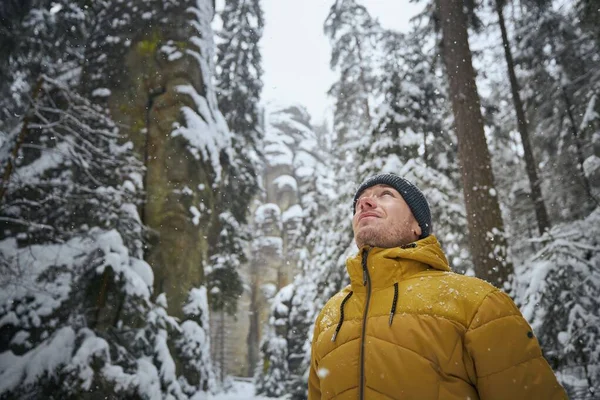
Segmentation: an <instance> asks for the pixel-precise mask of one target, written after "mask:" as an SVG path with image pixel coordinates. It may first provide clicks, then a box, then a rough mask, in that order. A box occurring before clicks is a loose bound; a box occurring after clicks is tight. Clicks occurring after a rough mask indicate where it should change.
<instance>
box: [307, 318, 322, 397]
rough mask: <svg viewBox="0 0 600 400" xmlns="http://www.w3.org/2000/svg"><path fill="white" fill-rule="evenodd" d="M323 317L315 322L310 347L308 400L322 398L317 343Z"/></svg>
mask: <svg viewBox="0 0 600 400" xmlns="http://www.w3.org/2000/svg"><path fill="white" fill-rule="evenodd" d="M320 319H321V317H320V316H319V318H317V321H316V322H315V329H314V331H313V339H312V345H311V348H310V371H309V374H308V400H320V399H321V384H320V382H319V376H318V375H317V370H318V369H317V368H318V367H317V352H316V343H317V339H318V338H319V321H320Z"/></svg>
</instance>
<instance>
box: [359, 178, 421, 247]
mask: <svg viewBox="0 0 600 400" xmlns="http://www.w3.org/2000/svg"><path fill="white" fill-rule="evenodd" d="M352 229H353V230H354V241H355V242H356V245H357V246H358V247H359V248H360V247H362V246H364V245H369V246H373V247H384V248H389V247H398V246H402V245H405V244H408V243H412V242H414V241H415V240H417V239H419V236H421V227H420V226H419V223H418V222H417V220H416V219H415V217H414V216H413V214H412V212H411V211H410V208H409V207H408V204H406V202H405V201H404V199H403V198H402V196H401V195H400V193H398V191H397V190H396V189H394V188H392V187H390V186H387V185H375V186H371V187H369V188H367V189H365V191H364V192H362V193H361V194H360V197H359V198H358V200H357V201H356V212H355V214H354V217H353V218H352Z"/></svg>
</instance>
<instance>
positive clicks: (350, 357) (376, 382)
mask: <svg viewBox="0 0 600 400" xmlns="http://www.w3.org/2000/svg"><path fill="white" fill-rule="evenodd" d="M347 269H348V273H349V274H350V280H351V285H350V286H348V287H346V288H345V289H343V290H342V291H341V292H339V293H338V294H336V295H335V296H333V297H332V298H331V299H330V300H329V301H328V302H327V304H326V305H325V307H324V308H323V310H322V311H321V313H320V314H319V317H318V318H317V320H316V323H315V330H314V336H313V343H312V355H311V367H310V375H309V392H308V398H309V399H310V400H317V399H324V400H325V399H333V398H335V399H353V400H354V399H369V400H370V399H419V400H421V399H443V400H445V399H448V400H450V399H462V400H465V399H471V400H476V399H482V400H490V399H503V400H514V399H528V400H534V399H544V400H550V399H566V398H567V396H566V394H565V392H564V390H563V388H562V387H561V386H560V385H559V383H558V382H557V380H556V377H555V376H554V373H553V372H552V370H551V368H550V366H549V365H548V363H547V362H546V360H545V359H544V357H543V356H542V352H541V350H540V346H539V344H538V341H537V339H536V338H535V336H534V335H533V333H532V331H531V327H530V326H529V325H528V324H527V322H526V321H525V319H523V316H522V315H521V313H520V312H519V310H518V309H517V307H516V306H515V304H514V303H513V302H512V300H511V299H510V298H509V297H508V296H507V295H506V294H504V293H503V292H501V291H500V290H498V289H496V288H495V287H493V286H492V285H490V284H488V283H486V282H484V281H482V280H480V279H477V278H472V277H467V276H463V275H459V274H455V273H452V272H450V268H449V267H448V262H447V260H446V257H445V255H444V253H443V251H442V249H441V248H440V245H439V243H438V241H437V239H436V238H435V236H433V235H430V236H428V237H427V238H425V239H421V240H419V241H417V242H415V243H412V244H410V245H408V246H404V247H403V248H400V247H397V248H391V249H381V248H364V249H362V250H361V251H360V252H359V254H357V255H356V256H355V257H353V258H350V259H348V261H347Z"/></svg>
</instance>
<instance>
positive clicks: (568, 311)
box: [515, 209, 600, 399]
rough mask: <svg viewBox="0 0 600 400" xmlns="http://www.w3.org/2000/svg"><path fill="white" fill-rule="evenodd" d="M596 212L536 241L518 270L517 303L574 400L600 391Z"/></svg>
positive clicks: (599, 221) (599, 229)
mask: <svg viewBox="0 0 600 400" xmlns="http://www.w3.org/2000/svg"><path fill="white" fill-rule="evenodd" d="M599 211H600V210H599V209H596V210H595V211H594V212H592V213H591V214H590V215H589V216H588V217H586V218H585V219H582V220H579V221H573V222H570V223H567V224H561V225H558V226H556V227H554V228H553V229H551V230H550V231H548V232H547V233H545V234H544V235H543V236H541V237H539V238H534V239H532V240H535V241H536V242H537V243H538V245H541V249H540V250H539V251H538V252H537V253H536V254H534V255H533V256H532V257H531V258H530V259H529V260H527V262H526V263H525V264H524V265H523V267H521V268H520V271H517V272H518V273H517V277H518V279H517V281H516V283H515V284H516V288H517V290H516V300H517V302H519V303H520V304H521V305H522V306H521V308H522V310H523V314H524V316H525V318H527V319H528V320H529V321H530V322H531V325H532V327H533V329H534V330H535V332H536V334H537V336H538V338H539V340H540V342H541V343H542V344H543V348H544V355H545V356H546V358H547V359H548V362H549V363H550V365H551V366H552V368H553V369H554V370H555V371H556V372H557V374H558V377H559V379H560V381H561V383H562V384H563V385H564V386H565V388H566V389H567V392H568V393H569V396H570V398H572V399H593V398H596V397H597V396H598V391H599V390H600V311H599V310H600V301H599V298H600V297H599V296H600V241H599V238H600V212H599Z"/></svg>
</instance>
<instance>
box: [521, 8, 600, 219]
mask: <svg viewBox="0 0 600 400" xmlns="http://www.w3.org/2000/svg"><path fill="white" fill-rule="evenodd" d="M521 9H522V13H520V14H519V15H518V17H519V18H518V19H517V20H516V22H515V24H516V32H515V36H516V40H515V44H516V46H517V49H516V51H515V62H516V64H517V65H519V66H520V69H521V70H522V71H523V74H524V76H525V77H526V78H527V79H526V80H522V83H523V93H525V96H524V99H523V100H524V102H525V103H526V104H527V113H528V116H529V118H530V120H531V126H532V127H534V128H535V130H534V132H533V136H532V141H533V144H534V146H535V147H537V148H538V149H539V150H538V151H539V153H540V164H541V165H543V166H544V167H545V168H544V171H545V176H544V178H545V179H544V180H545V182H546V185H547V186H548V187H549V188H550V187H551V188H553V190H550V191H548V192H547V197H548V204H551V205H552V207H549V209H550V210H552V211H551V212H550V218H551V219H552V220H556V221H567V220H571V219H573V218H575V219H577V218H582V217H584V216H585V215H587V214H588V213H589V212H590V211H591V210H592V209H593V208H594V207H595V206H597V205H598V199H596V198H595V197H594V195H593V193H592V187H591V185H590V183H589V181H588V180H587V178H586V176H585V175H584V171H583V164H584V162H585V159H587V158H588V157H589V156H590V155H591V154H593V153H594V150H593V148H592V147H593V145H592V144H591V141H592V136H593V133H592V132H593V129H590V128H591V126H590V122H592V121H593V118H589V119H588V118H581V117H582V116H584V115H588V116H591V115H592V114H588V113H586V111H587V109H588V108H589V105H590V104H592V103H595V101H593V99H594V98H595V96H596V93H597V92H598V87H599V81H600V73H598V71H597V68H596V67H595V62H593V61H591V59H593V57H594V56H593V54H595V53H597V51H598V43H597V42H596V41H594V40H593V37H592V36H591V35H587V34H585V33H584V32H583V31H582V29H581V28H580V27H579V26H577V25H576V24H574V23H573V21H574V20H575V14H574V12H573V10H572V9H570V8H568V7H566V8H565V9H564V11H563V12H557V11H555V10H554V9H553V7H552V1H544V2H535V1H524V2H522V5H521ZM557 27H558V29H557ZM590 57H591V58H590ZM593 107H594V106H592V108H593ZM595 107H596V112H597V110H598V108H597V107H598V105H597V104H596V105H595ZM592 125H593V124H592ZM557 188H560V190H556V189H557Z"/></svg>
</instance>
